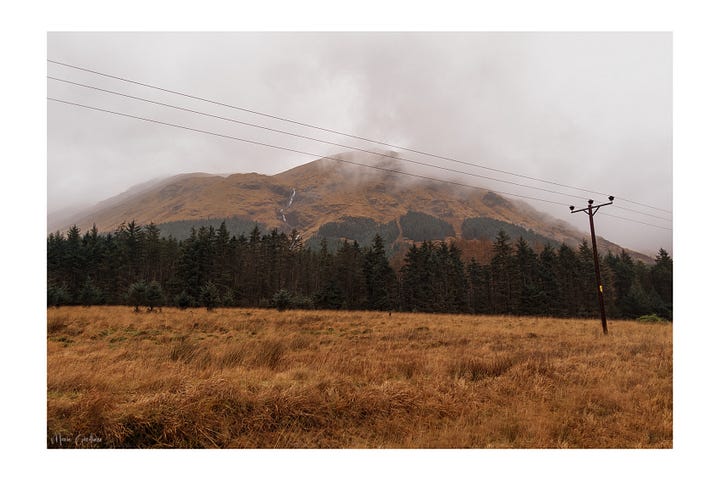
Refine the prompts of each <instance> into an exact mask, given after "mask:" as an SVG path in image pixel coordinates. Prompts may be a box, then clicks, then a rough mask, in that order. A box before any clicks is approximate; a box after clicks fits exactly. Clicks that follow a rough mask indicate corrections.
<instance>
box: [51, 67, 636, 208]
mask: <svg viewBox="0 0 720 480" xmlns="http://www.w3.org/2000/svg"><path fill="white" fill-rule="evenodd" d="M47 78H49V79H50V80H57V81H59V82H64V83H69V84H71V85H76V86H80V87H84V88H89V89H92V90H98V91H100V92H105V93H110V94H112V95H118V96H121V97H126V98H132V99H134V100H140V101H143V102H147V103H152V104H154V105H160V106H163V107H168V108H174V109H176V110H181V111H184V112H190V113H195V114H198V115H204V116H206V117H211V118H217V119H219V120H225V121H228V122H233V123H237V124H240V125H245V126H249V127H254V128H261V129H263V130H267V131H270V132H275V133H282V134H284V135H291V136H293V137H297V138H303V139H306V140H313V141H316V142H320V143H324V144H327V145H334V146H336V147H342V148H349V149H352V150H357V151H359V152H364V153H368V154H370V155H377V156H380V157H386V158H391V159H393V160H399V161H403V162H409V163H414V164H416V165H422V166H424V167H431V168H436V169H439V170H443V171H446V172H451V173H459V174H462V175H470V176H472V177H476V178H483V179H485V180H491V181H494V182H500V183H506V184H509V185H514V186H517V187H524V188H530V189H533V190H539V191H542V192H547V193H554V194H557V195H563V196H566V197H570V198H579V199H581V200H585V197H581V196H579V195H572V194H569V193H564V192H558V191H555V190H549V189H546V188H541V187H533V186H532V185H525V184H522V183H517V182H511V181H509V180H501V179H498V178H492V177H488V176H485V175H479V174H476V173H471V172H465V171H462V170H455V169H452V168H447V167H441V166H439V165H434V164H432V163H425V162H420V161H417V160H412V159H409V158H403V157H400V156H395V155H388V154H386V153H382V152H373V151H372V150H366V149H363V148H359V147H353V146H352V145H345V144H342V143H336V142H329V141H327V140H322V139H319V138H315V137H309V136H307V135H300V134H297V133H293V132H288V131H285V130H278V129H276V128H271V127H267V126H265V125H258V124H256V123H250V122H243V121H241V120H237V119H234V118H228V117H223V116H220V115H214V114H212V113H206V112H201V111H198V110H193V109H190V108H185V107H179V106H177V105H171V104H169V103H164V102H158V101H155V100H150V99H147V98H142V97H136V96H134V95H128V94H126V93H122V92H117V91H114V90H107V89H104V88H99V87H95V86H93V85H87V84H84V83H79V82H73V81H70V80H65V79H61V78H57V77H52V76H49V75H48V77H47ZM636 213H640V214H642V212H636Z"/></svg>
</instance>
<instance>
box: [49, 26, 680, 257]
mask: <svg viewBox="0 0 720 480" xmlns="http://www.w3.org/2000/svg"><path fill="white" fill-rule="evenodd" d="M48 59H51V60H56V61H60V62H64V63H68V64H73V65H76V66H81V67H85V68H88V69H92V70H97V71H100V72H104V73H108V74H111V75H115V76H120V77H124V78H128V79H132V80H136V81H139V82H143V83H147V84H152V85H156V86H159V87H163V88H165V89H169V90H175V91H180V92H184V93H187V94H191V95H194V96H198V97H203V98H208V99H213V100H216V101H218V102H221V103H225V104H228V105H235V106H239V107H242V108H246V109H251V110H256V111H259V112H265V113H268V114H271V115H274V116H279V117H285V118H289V119H293V120H296V121H299V122H303V123H308V124H312V125H317V126H322V127H325V128H327V129H332V130H335V131H339V132H346V133H352V134H353V135H357V136H361V137H366V138H371V139H376V140H380V141H382V142H384V143H388V144H392V145H397V146H405V147H410V148H412V149H415V150H421V151H425V152H430V153H433V154H436V155H440V156H444V157H449V158H452V159H455V160H458V161H462V162H468V163H473V164H476V165H482V166H485V167H489V168H493V169H499V170H504V171H508V172H513V173H518V174H522V175H524V176H526V177H527V176H529V177H536V178H540V179H543V180H548V181H552V182H555V183H556V184H563V185H570V186H574V187H581V188H584V189H587V190H593V191H597V192H603V193H607V194H612V195H615V196H616V197H617V200H616V202H615V204H614V205H612V206H608V207H603V209H602V210H601V211H600V214H598V216H597V217H595V223H596V228H597V232H598V234H599V235H601V236H603V237H605V238H607V239H608V240H610V241H613V242H615V243H618V244H620V245H623V246H626V247H628V248H632V249H634V250H638V251H642V252H645V253H648V254H651V255H652V254H654V253H656V252H657V249H658V248H660V247H663V248H665V249H666V250H668V251H670V252H672V231H671V230H669V229H670V228H671V227H672V221H671V220H670V219H671V218H672V215H671V214H669V213H667V212H664V211H660V210H656V209H651V208H647V207H645V206H643V205H638V203H641V204H646V205H651V206H653V207H657V208H659V209H663V210H667V211H671V210H672V203H673V202H672V35H671V34H669V33H522V34H521V33H186V34H182V33H50V34H49V35H48ZM48 75H50V76H53V77H58V78H62V79H66V80H71V81H74V82H79V83H86V84H92V85H94V86H96V87H98V88H104V89H108V90H114V91H120V92H123V93H125V94H128V95H133V96H138V97H143V98H147V99H152V100H154V101H157V102H164V103H168V104H172V105H176V106H182V107H183V108H188V109H194V110H199V111H203V112H206V113H209V114H213V115H217V116H223V117H231V118H233V119H236V120H239V121H244V122H252V123H257V124H262V125H265V126H268V127H271V128H276V129H280V130H286V131H291V132H295V133H298V134H301V135H306V136H311V137H316V138H321V139H323V140H326V141H330V142H336V143H341V144H343V145H349V146H355V147H358V148H363V149H373V150H387V149H390V147H387V146H382V145H377V144H372V143H368V142H365V141H361V140H358V139H353V138H348V137H345V136H341V135H337V134H332V133H329V132H325V131H318V130H315V129H310V128H307V127H302V126H300V125H297V124H289V123H286V122H281V121H279V120H275V119H270V118H267V117H262V116H258V115H253V114H250V113H248V112H243V111H239V110H236V109H231V108H227V107H223V106H219V105H213V104H209V103H207V102H202V101H198V100H194V99H191V98H187V97H182V96H178V95H173V94H170V93H167V92H162V91H159V90H153V89H149V88H146V87H142V86H139V85H134V84H129V83H126V82H122V81H118V80H116V79H111V78H106V77H101V76H98V75H95V74H91V73H88V72H83V71H79V70H76V69H71V68H68V67H64V66H60V65H57V64H53V63H48ZM48 96H49V97H52V98H57V99H62V100H66V101H71V102H77V103H80V104H84V105H90V106H94V107H98V108H103V109H108V110H112V111H117V112H122V113H126V114H130V115H136V116H141V117H148V118H153V119H156V120H159V121H163V122H170V123H176V124H182V125H185V126H187V127H190V128H195V129H201V130H206V131H212V132H216V133H220V134H223V135H228V136H233V137H239V138H244V139H248V140H253V141H258V142H264V143H268V144H272V145H279V146H283V147H286V148H290V149H295V150H300V151H303V152H306V153H308V154H310V155H307V154H300V153H293V152H288V151H283V150H277V149H272V148H269V147H266V146H259V145H252V144H248V143H244V142H241V141H236V140H231V139H227V138H221V137H218V136H212V135H207V134H202V133H198V132H194V131H188V130H181V129H177V128H172V127H168V126H165V125H158V124H153V123H148V122H145V121H141V120H137V119H132V118H127V117H121V116H117V115H111V114H108V113H105V112H98V111H92V110H88V109H84V108H79V107H76V106H71V105H67V104H62V103H58V102H54V101H48V165H47V168H48V212H49V213H53V212H57V211H59V210H63V209H67V208H74V207H77V206H84V205H89V204H92V203H95V202H97V201H100V200H103V199H105V198H108V197H110V196H112V195H116V194H118V193H121V192H123V191H124V190H126V189H128V188H129V187H132V186H133V185H135V184H138V183H142V182H145V181H147V180H150V179H153V178H158V177H164V176H169V175H174V174H178V173H186V172H208V173H240V172H258V173H264V174H274V173H278V172H281V171H284V170H287V169H288V168H292V167H295V166H297V165H300V164H303V163H306V162H308V161H311V160H313V159H314V158H316V157H314V155H315V156H317V157H319V156H322V155H331V154H334V153H337V152H340V151H346V150H347V149H346V148H340V147H337V146H332V145H327V144H322V143H318V142H314V141H311V140H307V139H300V138H296V137H291V136H287V135H281V134H278V133H273V132H268V131H265V130H259V129H257V128H252V127H248V126H243V125H239V124H236V123H230V122H227V121H223V120H220V119H217V118H210V117H206V116H200V115H197V114H193V113H189V112H182V111H178V110H173V109H170V108H167V107H163V106H159V105H153V104H148V103H145V102H140V101H137V100H132V99H129V98H127V97H118V96H115V95H110V94H108V93H104V92H100V91H97V90H89V89H86V88H82V87H79V86H76V85H70V84H66V83H62V82H59V81H57V80H48ZM393 150H397V151H398V152H399V153H398V154H399V155H400V156H401V157H402V158H408V159H413V160H416V161H420V162H423V163H429V164H435V165H438V166H442V167H444V168H449V169H454V170H462V171H466V172H471V173H473V174H476V175H483V176H487V177H492V178H496V179H501V180H506V181H511V182H515V183H520V184H524V185H528V186H532V187H536V188H543V189H547V190H554V191H557V192H561V193H568V194H572V195H576V196H579V197H581V198H573V197H567V196H563V195H560V194H557V193H550V192H545V191H539V190H533V189H530V188H526V187H521V186H517V185H509V184H507V183H500V182H497V181H492V180H488V179H481V178H478V177H473V176H462V175H458V174H451V173H449V172H447V171H441V170H436V169H432V168H429V167H420V166H418V165H413V164H406V165H404V169H405V170H406V171H408V172H417V173H421V174H423V175H432V176H434V177H438V178H450V177H452V178H453V179H455V180H457V179H461V181H462V182H463V183H468V184H472V185H477V186H482V187H487V188H489V189H492V190H494V191H497V192H505V193H514V194H518V195H524V196H529V197H536V198H540V199H545V200H550V201H553V202H559V203H561V204H562V205H555V204H549V203H545V202H541V201H531V200H525V201H527V203H529V204H530V205H532V206H533V207H535V208H537V209H538V210H541V211H543V212H547V213H549V214H551V215H553V216H555V217H557V218H560V219H562V220H565V221H568V222H570V223H572V224H573V225H575V226H577V227H578V228H580V229H581V230H582V231H587V230H588V219H587V216H586V215H584V214H582V213H580V214H574V215H571V214H570V211H569V209H568V208H567V206H568V205H571V204H573V205H576V206H585V200H584V199H585V198H594V199H595V200H596V202H599V201H604V200H605V198H604V197H603V196H602V195H598V194H590V193H586V192H582V191H578V190H572V189H568V188H564V187H561V186H559V185H556V184H555V185H553V184H548V183H540V182H537V181H532V180H529V179H527V178H522V177H517V176H511V175H507V174H501V173H498V172H494V171H490V170H487V169H483V168H479V167H472V166H468V165H462V164H458V163H453V162H450V161H447V160H441V159H438V158H435V157H427V156H422V155H419V154H417V153H413V152H408V151H403V150H400V149H396V148H394V149H393ZM510 198H513V197H510ZM628 200H631V201H633V202H638V203H631V202H629V201H628ZM627 209H630V210H635V211H630V210H627ZM639 212H644V213H645V215H643V214H642V213H639ZM604 213H608V214H611V215H616V216H620V217H625V218H627V219H633V220H636V221H635V222H632V221H627V220H623V219H619V218H615V217H610V216H608V215H601V214H604ZM639 222H643V223H639ZM648 224H651V225H653V226H650V225H648ZM657 227H664V228H657Z"/></svg>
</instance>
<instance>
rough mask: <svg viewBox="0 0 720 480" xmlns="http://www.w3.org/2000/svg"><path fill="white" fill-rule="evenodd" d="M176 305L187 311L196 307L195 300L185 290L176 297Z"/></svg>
mask: <svg viewBox="0 0 720 480" xmlns="http://www.w3.org/2000/svg"><path fill="white" fill-rule="evenodd" d="M175 305H177V306H178V308H179V309H180V310H185V309H186V308H190V307H192V306H194V305H195V299H194V298H193V297H192V295H190V294H189V293H188V292H187V291H186V290H183V291H182V292H180V295H178V296H177V297H175Z"/></svg>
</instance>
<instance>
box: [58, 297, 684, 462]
mask: <svg viewBox="0 0 720 480" xmlns="http://www.w3.org/2000/svg"><path fill="white" fill-rule="evenodd" d="M609 328H610V335H608V336H603V335H602V331H601V328H600V322H599V321H598V320H559V319H548V318H519V317H477V316H468V315H422V314H401V313H395V314H393V315H392V316H391V317H390V316H388V315H387V314H386V313H377V312H328V311H288V312H282V313H280V312H276V311H272V310H241V309H227V310H223V309H220V310H217V311H215V312H206V311H204V310H186V311H180V310H175V309H167V308H166V309H163V311H162V312H152V313H145V312H143V313H138V314H136V313H133V312H132V309H131V308H127V307H92V308H82V307H78V308H75V307H63V308H60V309H50V310H48V346H47V348H48V380H47V394H48V400H47V409H48V421H47V432H48V447H57V446H62V447H74V446H76V443H77V446H82V447H106V448H107V447H125V448H128V447H143V448H145V447H160V448H162V447H182V448H202V447H222V448H272V447H277V448H325V447H330V448H366V447H367V448H557V447H560V448H617V447H620V448H671V447H672V431H673V430H672V425H673V423H672V422H673V417H672V405H673V403H672V399H673V391H672V371H673V367H672V365H673V363H672V325H670V324H663V325H657V324H654V325H649V324H640V323H636V322H612V321H611V322H610V325H609ZM77 439H79V440H77ZM88 439H89V440H88ZM98 439H99V440H98Z"/></svg>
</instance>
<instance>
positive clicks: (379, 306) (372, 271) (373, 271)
mask: <svg viewBox="0 0 720 480" xmlns="http://www.w3.org/2000/svg"><path fill="white" fill-rule="evenodd" d="M363 270H364V273H365V286H366V290H367V308H368V309H369V310H391V309H393V308H395V307H396V303H397V289H398V283H397V276H396V275H395V272H394V271H393V269H392V267H390V263H388V259H387V256H386V255H385V245H384V244H383V239H382V237H381V236H380V235H379V234H376V235H375V238H374V239H373V244H372V247H371V248H370V249H368V250H367V252H366V254H365V264H364V269H363Z"/></svg>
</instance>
